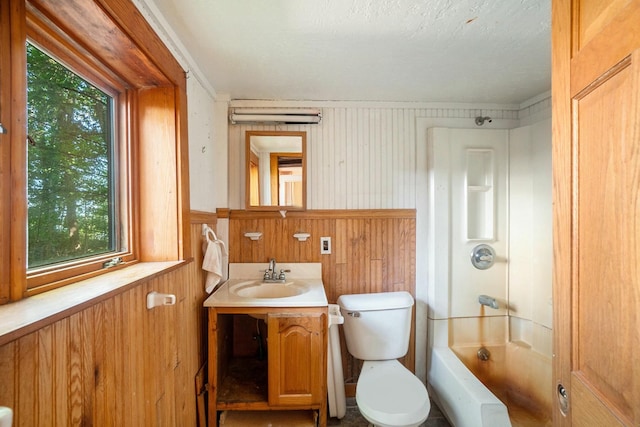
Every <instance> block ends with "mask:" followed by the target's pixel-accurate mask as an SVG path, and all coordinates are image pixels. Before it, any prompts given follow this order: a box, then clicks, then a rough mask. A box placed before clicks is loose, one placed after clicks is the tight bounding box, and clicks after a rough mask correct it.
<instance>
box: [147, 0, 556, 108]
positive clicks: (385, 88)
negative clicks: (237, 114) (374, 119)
mask: <svg viewBox="0 0 640 427" xmlns="http://www.w3.org/2000/svg"><path fill="white" fill-rule="evenodd" d="M143 1H144V2H145V3H146V4H153V5H154V6H155V8H157V10H158V11H160V13H161V14H162V16H163V17H164V19H165V20H166V21H167V22H168V23H169V25H170V26H171V29H172V30H173V32H174V33H175V34H176V35H177V36H178V38H179V40H180V42H181V43H182V44H183V45H184V46H185V47H186V48H187V50H188V52H189V54H190V56H191V57H192V58H193V60H194V61H195V62H196V63H197V66H198V67H199V68H200V70H201V71H202V73H203V74H204V76H205V78H206V79H207V80H208V82H209V83H210V84H211V86H212V87H213V88H214V89H215V91H216V93H218V94H229V95H230V96H231V99H283V100H349V101H419V102H471V103H501V104H504V103H509V104H513V103H516V104H517V103H521V102H523V101H525V100H527V99H529V98H531V97H533V96H536V95H539V94H541V93H543V92H545V91H548V90H549V89H550V88H551V57H550V51H551V46H550V45H551V41H550V40H551V30H550V27H551V26H550V24H551V22H550V19H551V12H550V7H551V6H550V3H551V1H550V0H475V1H473V0H314V1H311V0H186V1H179V0H143Z"/></svg>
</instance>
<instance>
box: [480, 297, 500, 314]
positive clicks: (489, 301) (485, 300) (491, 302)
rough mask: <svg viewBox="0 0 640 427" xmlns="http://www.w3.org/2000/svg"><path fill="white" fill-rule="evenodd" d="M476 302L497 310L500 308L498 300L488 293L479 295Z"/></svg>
mask: <svg viewBox="0 0 640 427" xmlns="http://www.w3.org/2000/svg"><path fill="white" fill-rule="evenodd" d="M478 302H479V303H480V304H482V305H486V306H487V307H491V308H493V309H495V310H497V309H498V308H500V307H499V306H498V301H496V299H495V298H492V297H490V296H488V295H480V296H479V297H478Z"/></svg>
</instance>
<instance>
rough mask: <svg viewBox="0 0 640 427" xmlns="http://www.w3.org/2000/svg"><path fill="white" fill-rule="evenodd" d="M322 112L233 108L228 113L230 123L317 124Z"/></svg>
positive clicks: (316, 110) (305, 109) (294, 109)
mask: <svg viewBox="0 0 640 427" xmlns="http://www.w3.org/2000/svg"><path fill="white" fill-rule="evenodd" d="M321 120H322V113H321V111H320V110H319V109H317V108H287V109H285V108H233V109H231V114H229V121H230V122H231V124H234V125H235V124H243V123H269V124H284V125H287V124H296V125H301V124H318V123H320V121H321Z"/></svg>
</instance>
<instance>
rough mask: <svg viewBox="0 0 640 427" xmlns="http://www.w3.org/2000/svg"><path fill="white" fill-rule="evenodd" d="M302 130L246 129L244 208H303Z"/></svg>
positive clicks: (304, 196)
mask: <svg viewBox="0 0 640 427" xmlns="http://www.w3.org/2000/svg"><path fill="white" fill-rule="evenodd" d="M306 144H307V133H306V132H287V131H247V132H246V153H245V155H246V176H245V180H246V206H247V209H257V210H282V209H283V208H287V209H297V210H301V209H305V207H306V200H307V180H306V159H305V149H306Z"/></svg>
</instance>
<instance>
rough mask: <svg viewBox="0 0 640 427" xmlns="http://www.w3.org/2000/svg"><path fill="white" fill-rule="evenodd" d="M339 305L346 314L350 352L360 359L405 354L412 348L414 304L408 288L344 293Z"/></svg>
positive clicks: (345, 325) (345, 333)
mask: <svg viewBox="0 0 640 427" xmlns="http://www.w3.org/2000/svg"><path fill="white" fill-rule="evenodd" d="M338 305H339V306H340V311H341V313H342V316H343V317H344V324H343V328H344V336H345V341H346V343H347V350H349V353H350V354H351V355H352V356H354V357H356V358H358V359H360V360H390V359H397V358H399V357H403V356H404V355H405V354H407V350H408V348H409V335H410V332H411V307H412V306H413V297H412V296H411V294H410V293H408V292H380V293H371V294H354V295H341V296H340V297H339V298H338Z"/></svg>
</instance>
